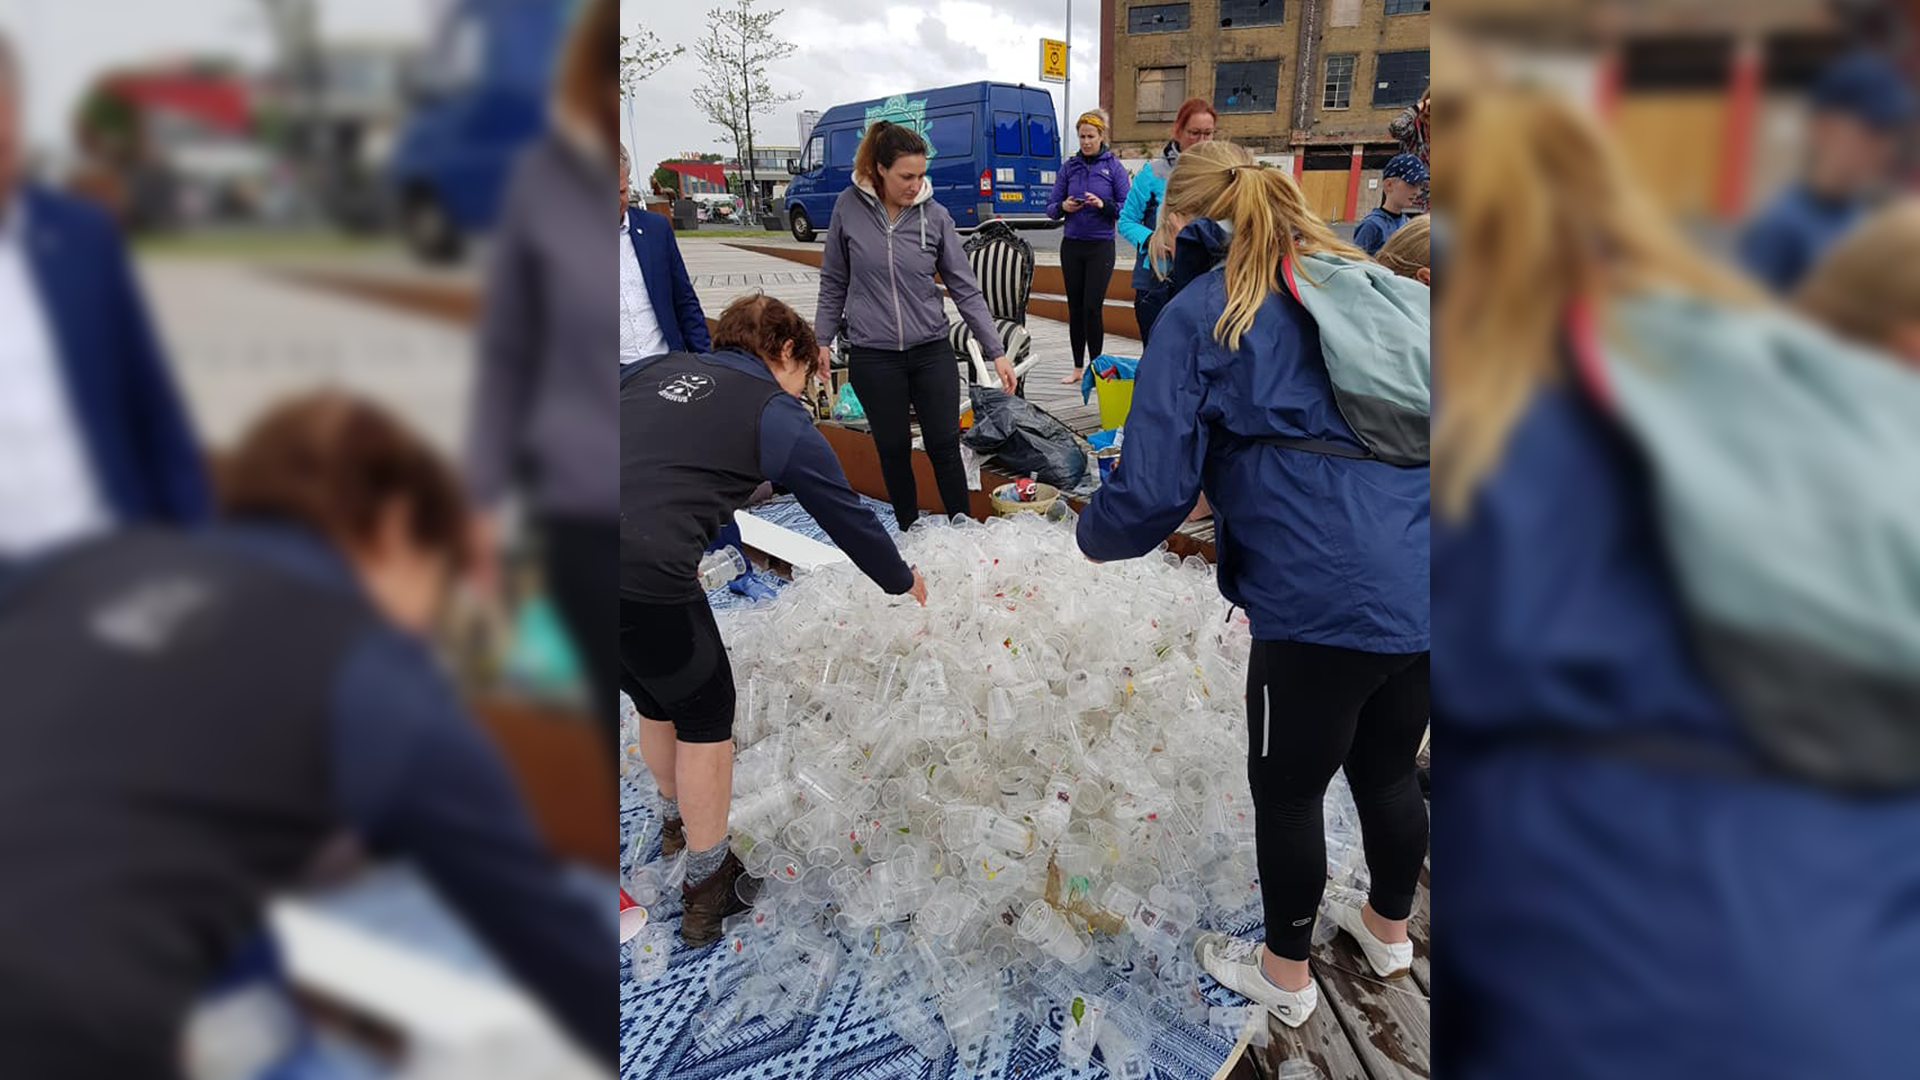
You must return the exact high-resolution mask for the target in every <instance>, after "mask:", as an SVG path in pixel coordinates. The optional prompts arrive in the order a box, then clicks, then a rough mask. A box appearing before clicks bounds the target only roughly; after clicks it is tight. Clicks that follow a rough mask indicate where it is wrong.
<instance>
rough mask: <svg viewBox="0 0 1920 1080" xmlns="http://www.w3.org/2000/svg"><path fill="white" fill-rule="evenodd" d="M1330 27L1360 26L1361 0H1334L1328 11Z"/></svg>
mask: <svg viewBox="0 0 1920 1080" xmlns="http://www.w3.org/2000/svg"><path fill="white" fill-rule="evenodd" d="M1327 25H1328V26H1359V25H1360V0H1333V4H1332V5H1331V7H1329V9H1328V11H1327Z"/></svg>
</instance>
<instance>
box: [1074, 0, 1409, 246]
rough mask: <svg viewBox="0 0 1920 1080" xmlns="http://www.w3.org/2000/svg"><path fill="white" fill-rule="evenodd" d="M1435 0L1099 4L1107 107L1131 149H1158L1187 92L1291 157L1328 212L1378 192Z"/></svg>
mask: <svg viewBox="0 0 1920 1080" xmlns="http://www.w3.org/2000/svg"><path fill="white" fill-rule="evenodd" d="M1429 7H1430V4H1429V3H1428V0H1188V2H1186V3H1159V2H1148V0H1101V40H1100V104H1101V105H1102V106H1103V107H1104V108H1106V109H1107V110H1108V111H1109V112H1110V113H1112V115H1113V127H1114V132H1113V141H1114V144H1115V146H1116V147H1117V148H1118V149H1119V150H1120V151H1121V152H1122V154H1123V156H1132V157H1141V156H1145V155H1147V154H1150V153H1153V152H1157V151H1158V149H1159V147H1160V146H1161V145H1162V144H1163V143H1165V141H1166V139H1167V137H1168V128H1169V127H1170V126H1171V123H1172V120H1173V115H1174V110H1176V109H1178V108H1179V107H1180V102H1181V101H1183V100H1185V99H1186V98H1188V97H1191V96H1196V95H1197V96H1200V97H1204V98H1207V99H1209V100H1211V101H1212V102H1213V104H1214V107H1215V108H1216V109H1218V110H1219V114H1218V123H1217V124H1216V127H1215V130H1216V131H1217V132H1218V135H1219V137H1221V138H1226V139H1232V140H1233V141H1234V142H1237V143H1240V144H1242V145H1244V146H1246V147H1248V148H1249V149H1251V150H1253V151H1254V153H1255V154H1256V155H1258V156H1259V157H1260V158H1261V159H1262V160H1266V161H1272V162H1275V163H1276V164H1282V165H1285V166H1287V167H1289V168H1291V169H1292V170H1293V174H1294V176H1295V177H1296V178H1298V179H1299V180H1300V182H1301V187H1302V188H1303V189H1304V190H1305V192H1306V194H1307V198H1308V200H1309V201H1310V202H1311V203H1312V204H1313V206H1314V209H1315V211H1316V212H1318V213H1319V214H1320V215H1321V216H1322V217H1325V218H1326V219H1328V220H1330V221H1339V220H1346V221H1351V220H1353V219H1355V218H1357V217H1359V216H1360V215H1362V214H1365V213H1366V211H1367V209H1368V208H1369V207H1371V206H1372V205H1373V203H1374V200H1375V199H1377V197H1378V196H1377V188H1378V184H1379V176H1380V173H1379V170H1380V169H1381V168H1382V167H1384V166H1385V165H1386V162H1387V159H1388V158H1390V157H1392V156H1393V154H1394V153H1395V152H1396V151H1397V150H1398V146H1397V145H1396V144H1395V143H1394V142H1393V140H1392V138H1391V137H1390V136H1389V135H1388V134H1387V124H1388V123H1389V122H1390V121H1391V120H1392V119H1393V118H1394V117H1395V116H1397V115H1399V113H1400V111H1401V110H1402V109H1404V108H1405V107H1406V106H1408V105H1411V104H1412V103H1413V102H1414V101H1416V100H1417V99H1418V98H1419V97H1420V93H1421V91H1423V90H1424V89H1426V85H1427V71H1428V45H1427V42H1428V32H1429V24H1430V19H1431V16H1430V15H1429V13H1428V9H1429Z"/></svg>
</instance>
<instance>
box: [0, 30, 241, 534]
mask: <svg viewBox="0 0 1920 1080" xmlns="http://www.w3.org/2000/svg"><path fill="white" fill-rule="evenodd" d="M19 87H20V78H19V69H18V66H17V65H16V63H15V61H14V54H13V53H12V52H11V50H10V48H9V46H8V43H7V42H6V40H5V39H4V38H0V565H4V564H5V563H7V562H9V561H12V560H14V559H18V558H21V557H24V556H26V555H28V554H31V553H32V552H34V551H36V550H39V549H42V548H45V547H47V546H50V545H52V544H56V543H59V542H61V541H63V540H68V539H72V538H73V537H75V536H78V535H84V534H86V533H89V532H93V531H97V530H99V529H103V528H108V527H112V526H114V525H119V524H128V523H133V522H152V521H163V522H194V521H198V520H200V519H202V518H204V517H206V516H207V514H208V513H209V512H210V510H211V504H212V493H211V488H210V485H209V482H208V477H207V472H206V468H205V463H204V459H203V458H202V457H201V452H200V448H199V445H198V442H197V440H196V439H195V437H194V435H193V431H192V429H191V426H190V424H189V422H188V418H187V414H186V411H185V409H184V408H183V407H182V404H181V401H180V397H179V395H178V393H176V391H175V389H174V386H173V380H172V378H171V376H170V374H169V373H168V370H167V364H166V360H165V358H164V357H163V356H162V355H161V352H160V346H159V343H158V341H157V340H155V337H154V333H153V327H152V324H151V322H150V321H149V320H148V318H147V312H146V307H145V305H144V303H143V302H142V301H141V298H140V291H139V286H138V283H137V282H136V280H135V277H134V273H133V267H132V264H131V262H130V261H129V260H128V258H127V252H126V247H125V244H124V243H123V242H122V241H121V238H120V236H119V234H118V232H117V231H116V229H115V228H114V225H113V223H112V222H111V221H110V220H109V219H108V218H107V216H106V215H105V214H104V213H102V212H100V211H99V210H97V209H95V208H93V207H92V206H90V205H88V204H85V203H82V202H79V201H76V200H74V199H70V198H67V197H65V196H62V195H58V194H55V193H53V192H51V191H48V190H45V189H43V188H40V187H37V186H35V185H32V184H29V183H26V182H25V181H24V179H23V177H22V176H21V169H20V160H21V155H20V109H19V101H20V93H19Z"/></svg>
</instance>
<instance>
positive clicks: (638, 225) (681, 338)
mask: <svg viewBox="0 0 1920 1080" xmlns="http://www.w3.org/2000/svg"><path fill="white" fill-rule="evenodd" d="M619 150H620V240H621V244H620V366H621V367H623V368H624V367H626V366H627V365H628V364H632V363H637V362H638V361H641V360H644V359H646V358H647V357H649V356H659V355H660V354H662V353H670V352H707V351H709V350H710V349H712V347H713V343H712V342H711V341H709V340H708V339H707V315H706V312H704V311H702V310H700V297H699V296H698V295H697V294H695V293H694V291H693V281H692V280H691V279H690V278H688V277H687V264H686V262H685V261H684V260H682V259H681V258H680V245H679V243H678V242H677V241H676V240H675V239H674V236H673V223H672V222H671V221H669V220H667V219H666V218H665V217H662V216H661V215H659V214H656V213H653V212H652V211H650V210H647V209H645V208H643V207H638V206H635V205H633V202H632V199H631V191H630V188H629V184H630V183H631V176H632V173H633V165H632V163H631V162H630V161H629V160H628V159H627V148H626V147H625V146H624V145H622V146H620V147H619Z"/></svg>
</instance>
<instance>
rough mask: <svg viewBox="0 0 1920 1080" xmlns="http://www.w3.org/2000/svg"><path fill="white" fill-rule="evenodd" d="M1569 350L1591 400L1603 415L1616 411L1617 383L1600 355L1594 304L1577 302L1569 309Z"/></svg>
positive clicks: (1578, 377) (1576, 376)
mask: <svg viewBox="0 0 1920 1080" xmlns="http://www.w3.org/2000/svg"><path fill="white" fill-rule="evenodd" d="M1567 349H1568V351H1569V352H1570V353H1572V359H1573V375H1574V378H1575V379H1576V380H1577V381H1578V382H1579V383H1580V386H1581V388H1582V389H1584V390H1585V391H1586V392H1587V396H1588V397H1589V398H1592V399H1593V402H1594V404H1595V405H1598V406H1599V407H1600V410H1601V411H1602V412H1606V413H1612V412H1613V411H1614V408H1615V401H1614V394H1613V382H1612V380H1610V379H1609V378H1607V369H1606V365H1605V363H1604V361H1602V359H1601V355H1600V330H1599V327H1598V324H1597V323H1596V321H1595V318H1594V314H1593V301H1591V300H1588V299H1586V298H1585V297H1579V298H1576V299H1575V300H1574V301H1573V302H1572V303H1571V304H1568V305H1567Z"/></svg>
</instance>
